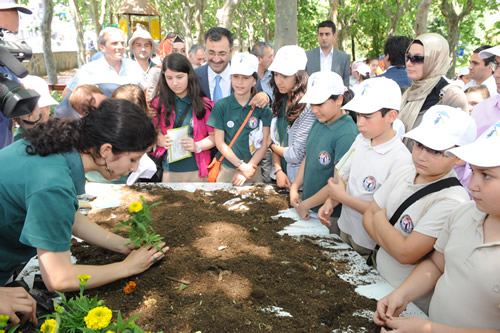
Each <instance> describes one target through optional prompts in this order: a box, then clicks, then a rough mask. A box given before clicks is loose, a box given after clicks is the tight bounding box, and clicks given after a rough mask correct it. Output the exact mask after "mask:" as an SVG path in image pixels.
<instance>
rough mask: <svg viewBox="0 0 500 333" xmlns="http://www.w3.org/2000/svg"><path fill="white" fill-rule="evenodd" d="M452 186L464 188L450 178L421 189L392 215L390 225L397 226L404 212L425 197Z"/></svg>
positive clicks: (454, 179) (376, 247)
mask: <svg viewBox="0 0 500 333" xmlns="http://www.w3.org/2000/svg"><path fill="white" fill-rule="evenodd" d="M452 186H462V184H461V183H460V182H459V181H458V179H457V178H456V177H450V178H445V179H441V180H438V181H437V182H435V183H432V184H430V185H427V186H425V187H424V188H421V189H420V190H418V191H417V192H415V193H413V194H412V195H410V196H409V197H408V199H406V200H405V201H403V203H402V204H401V205H400V206H399V207H398V209H396V211H395V212H394V214H392V217H391V219H390V220H389V223H390V224H391V225H395V224H396V222H397V220H398V219H399V217H400V216H401V214H403V212H404V211H405V210H406V209H407V208H408V207H410V206H411V205H413V204H414V203H415V202H417V201H418V200H420V199H422V198H423V197H425V196H427V195H429V194H431V193H434V192H439V191H441V190H444V189H445V188H448V187H452ZM379 248H380V245H378V244H377V246H375V249H376V250H378V249H379Z"/></svg>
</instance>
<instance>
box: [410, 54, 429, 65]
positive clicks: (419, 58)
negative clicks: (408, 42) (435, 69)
mask: <svg viewBox="0 0 500 333" xmlns="http://www.w3.org/2000/svg"><path fill="white" fill-rule="evenodd" d="M424 58H425V57H424V56H416V55H411V54H410V53H409V52H406V53H405V62H408V61H410V62H411V63H412V64H414V65H415V64H423V63H424Z"/></svg>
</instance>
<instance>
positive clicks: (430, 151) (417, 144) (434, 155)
mask: <svg viewBox="0 0 500 333" xmlns="http://www.w3.org/2000/svg"><path fill="white" fill-rule="evenodd" d="M415 148H417V149H418V150H425V152H426V153H428V154H429V155H430V156H431V157H432V158H434V159H436V160H439V159H441V158H443V157H448V156H446V155H445V153H444V152H442V151H439V150H434V149H431V148H429V147H427V146H424V145H423V144H421V143H420V142H418V141H413V149H415Z"/></svg>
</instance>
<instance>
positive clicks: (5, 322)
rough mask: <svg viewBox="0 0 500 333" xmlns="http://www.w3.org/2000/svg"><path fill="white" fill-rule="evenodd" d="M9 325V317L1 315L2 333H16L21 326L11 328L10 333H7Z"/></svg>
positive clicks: (0, 329) (0, 327)
mask: <svg viewBox="0 0 500 333" xmlns="http://www.w3.org/2000/svg"><path fill="white" fill-rule="evenodd" d="M8 325H9V316H6V315H0V332H2V333H14V332H15V331H16V329H17V328H18V327H19V324H17V325H14V326H13V327H11V328H9V330H8V331H5V330H4V328H5V327H7V326H8Z"/></svg>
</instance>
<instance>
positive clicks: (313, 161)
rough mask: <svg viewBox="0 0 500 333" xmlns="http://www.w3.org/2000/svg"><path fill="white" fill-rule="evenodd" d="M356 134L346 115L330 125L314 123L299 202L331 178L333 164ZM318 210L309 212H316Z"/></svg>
mask: <svg viewBox="0 0 500 333" xmlns="http://www.w3.org/2000/svg"><path fill="white" fill-rule="evenodd" d="M358 134H359V131H358V127H357V126H356V124H355V123H354V121H353V120H352V118H351V117H350V116H348V115H343V116H342V117H340V118H338V119H337V120H335V121H334V122H332V123H331V124H326V123H320V122H319V121H318V120H316V121H315V122H314V124H313V126H312V128H311V131H310V132H309V136H308V137H307V143H306V162H305V166H304V185H303V187H302V189H303V194H302V199H303V200H305V199H307V198H309V197H312V196H313V195H314V194H316V193H317V192H318V191H319V190H321V188H323V186H325V185H326V184H327V183H328V178H330V177H333V173H334V170H335V164H337V162H338V161H339V160H340V159H341V158H342V156H344V154H345V153H346V152H347V151H348V150H349V148H350V147H351V145H352V143H353V142H354V139H356V136H357V135H358ZM319 208H320V206H316V207H314V208H312V210H313V211H315V212H317V211H318V210H319ZM340 211H341V205H338V206H337V207H335V209H334V211H333V214H332V216H335V217H339V216H340Z"/></svg>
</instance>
